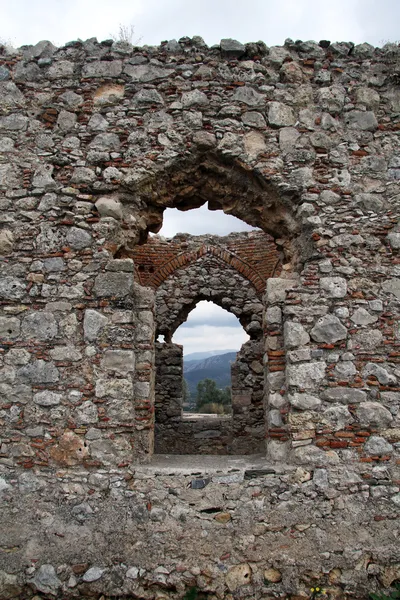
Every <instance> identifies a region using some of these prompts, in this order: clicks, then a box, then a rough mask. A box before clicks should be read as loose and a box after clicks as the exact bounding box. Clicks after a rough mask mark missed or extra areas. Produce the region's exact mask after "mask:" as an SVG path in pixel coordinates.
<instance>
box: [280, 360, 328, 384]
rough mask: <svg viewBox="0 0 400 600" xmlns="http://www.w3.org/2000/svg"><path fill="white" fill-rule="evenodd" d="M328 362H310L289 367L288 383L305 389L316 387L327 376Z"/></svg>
mask: <svg viewBox="0 0 400 600" xmlns="http://www.w3.org/2000/svg"><path fill="white" fill-rule="evenodd" d="M325 370H326V363H325V362H323V361H321V362H310V363H302V364H296V365H289V366H288V367H287V371H286V372H287V383H288V385H290V386H296V387H299V388H304V389H313V388H315V387H316V386H317V385H318V384H319V383H320V382H321V381H322V380H323V379H324V377H325Z"/></svg>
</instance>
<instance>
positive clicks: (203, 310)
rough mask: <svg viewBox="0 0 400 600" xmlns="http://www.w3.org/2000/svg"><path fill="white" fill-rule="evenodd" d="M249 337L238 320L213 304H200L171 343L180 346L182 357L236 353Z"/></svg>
mask: <svg viewBox="0 0 400 600" xmlns="http://www.w3.org/2000/svg"><path fill="white" fill-rule="evenodd" d="M248 339H249V336H248V335H247V333H246V332H245V331H244V329H243V328H242V326H241V325H240V323H239V321H238V319H237V318H236V317H235V316H234V315H233V314H231V313H229V312H228V311H226V310H224V309H223V308H221V307H220V306H217V305H216V304H214V303H213V302H207V301H202V302H199V303H198V304H197V306H196V308H194V309H193V310H192V312H191V313H190V314H189V317H188V320H187V321H186V323H184V324H183V325H181V326H180V327H179V328H178V329H177V330H176V332H175V334H174V336H173V339H172V341H173V342H174V343H175V344H182V346H183V351H184V353H185V354H189V353H191V352H199V351H201V352H203V351H206V350H225V349H235V350H239V349H240V347H241V345H242V344H244V342H246V341H247V340H248Z"/></svg>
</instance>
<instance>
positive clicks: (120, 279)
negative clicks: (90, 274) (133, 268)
mask: <svg viewBox="0 0 400 600" xmlns="http://www.w3.org/2000/svg"><path fill="white" fill-rule="evenodd" d="M93 292H94V293H95V294H96V295H97V296H100V297H110V296H115V297H117V298H122V297H123V296H128V295H131V294H132V293H133V276H132V274H131V273H118V272H117V273H113V272H112V271H109V272H107V273H100V274H99V275H97V277H96V279H95V282H94V288H93Z"/></svg>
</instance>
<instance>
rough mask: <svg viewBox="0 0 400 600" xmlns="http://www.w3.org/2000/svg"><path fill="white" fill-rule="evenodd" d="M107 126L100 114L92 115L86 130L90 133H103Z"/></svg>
mask: <svg viewBox="0 0 400 600" xmlns="http://www.w3.org/2000/svg"><path fill="white" fill-rule="evenodd" d="M108 126H109V123H108V121H107V120H106V119H105V118H104V117H103V115H101V114H100V113H94V114H93V115H92V116H91V117H90V119H89V123H88V128H89V129H92V131H105V130H106V129H107V127H108Z"/></svg>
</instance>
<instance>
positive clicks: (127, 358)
mask: <svg viewBox="0 0 400 600" xmlns="http://www.w3.org/2000/svg"><path fill="white" fill-rule="evenodd" d="M101 367H102V368H103V369H105V370H109V371H116V372H118V373H121V374H124V373H129V372H131V371H134V370H135V355H134V353H133V351H132V350H106V351H105V353H104V357H103V359H102V361H101Z"/></svg>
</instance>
